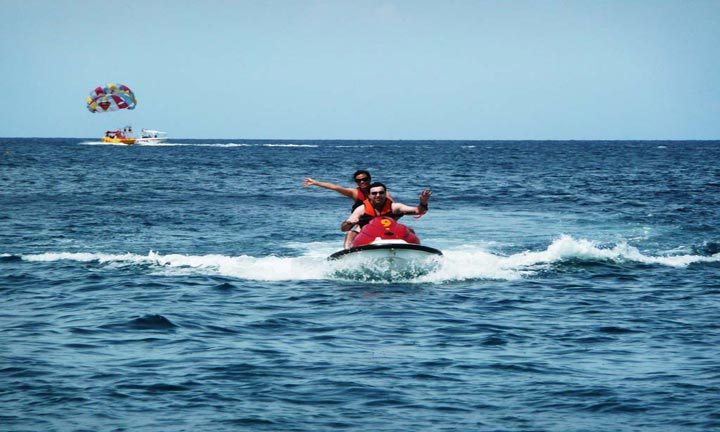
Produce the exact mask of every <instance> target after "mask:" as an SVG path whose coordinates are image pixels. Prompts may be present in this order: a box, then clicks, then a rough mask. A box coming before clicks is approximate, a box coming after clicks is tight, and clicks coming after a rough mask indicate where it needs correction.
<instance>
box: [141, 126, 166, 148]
mask: <svg viewBox="0 0 720 432" xmlns="http://www.w3.org/2000/svg"><path fill="white" fill-rule="evenodd" d="M167 139H168V138H167V133H165V132H162V131H157V130H152V129H143V130H141V131H140V138H138V139H137V140H135V142H136V143H137V144H159V143H164V142H165V141H167Z"/></svg>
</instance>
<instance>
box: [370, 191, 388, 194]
mask: <svg viewBox="0 0 720 432" xmlns="http://www.w3.org/2000/svg"><path fill="white" fill-rule="evenodd" d="M370 195H385V191H381V192H370Z"/></svg>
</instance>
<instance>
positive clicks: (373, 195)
mask: <svg viewBox="0 0 720 432" xmlns="http://www.w3.org/2000/svg"><path fill="white" fill-rule="evenodd" d="M369 193H370V197H369V198H368V199H366V200H365V202H364V203H363V205H362V206H361V207H357V208H356V209H355V210H353V212H352V213H351V214H350V217H349V218H347V220H345V221H344V222H343V223H342V224H341V225H340V230H341V231H343V232H345V231H349V230H351V229H352V228H353V227H355V226H356V225H358V226H360V227H363V226H365V225H366V224H367V223H368V222H370V221H371V220H372V219H373V218H374V217H377V216H388V217H391V218H393V219H396V220H397V219H399V218H400V217H402V216H403V215H407V214H415V215H422V214H425V212H427V211H428V200H430V195H432V191H431V190H430V189H425V190H424V191H422V192H420V197H419V198H420V204H418V206H417V207H411V206H408V205H405V204H402V203H396V202H394V201H393V200H392V199H391V198H390V197H388V195H387V188H386V187H385V185H384V184H382V183H380V182H375V183H373V184H371V185H370V192H369ZM350 247H352V241H350V242H349V243H348V242H347V241H346V242H345V249H349V248H350Z"/></svg>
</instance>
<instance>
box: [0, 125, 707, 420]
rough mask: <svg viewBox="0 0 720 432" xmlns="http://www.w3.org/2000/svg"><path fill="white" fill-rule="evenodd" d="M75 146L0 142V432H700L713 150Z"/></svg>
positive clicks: (326, 143)
mask: <svg viewBox="0 0 720 432" xmlns="http://www.w3.org/2000/svg"><path fill="white" fill-rule="evenodd" d="M95 141H96V140H95ZM95 141H94V140H92V139H70V138H57V139H31V138H2V139H0V191H1V192H0V209H1V211H0V305H1V309H0V346H2V348H0V406H2V408H3V409H2V412H0V430H2V431H139V430H142V431H194V432H197V431H219V430H252V431H337V430H357V431H371V430H372V431H554V432H555V431H556V432H568V431H588V432H590V431H592V432H602V431H607V432H623V431H628V432H629V431H683V432H689V431H703V432H704V431H713V430H720V280H719V279H720V278H719V276H720V229H719V222H718V221H720V163H719V162H720V142H718V141H714V142H709V141H686V142H683V141H608V142H604V141H363V140H357V141H335V140H322V141H308V140H241V139H238V140H190V139H185V140H184V139H172V140H171V141H170V142H169V143H166V144H162V145H154V146H148V145H137V146H124V145H107V144H100V143H97V142H95ZM357 169H367V170H369V171H370V172H371V173H372V176H373V180H378V181H382V182H383V183H385V184H386V185H387V186H388V189H389V191H390V192H391V194H392V195H393V197H394V199H395V200H396V201H399V202H403V203H406V204H410V205H416V203H417V197H418V194H419V193H420V191H421V190H423V189H425V188H428V187H429V188H431V189H432V190H433V195H432V199H431V200H430V210H429V212H428V213H427V214H426V215H425V216H423V217H422V218H418V219H413V218H410V217H406V218H404V219H403V220H402V221H403V222H404V223H406V224H408V225H410V226H411V227H413V228H414V229H415V231H416V232H417V233H418V235H419V236H420V238H421V239H422V241H423V244H425V245H428V246H431V247H434V248H437V249H440V250H442V251H443V254H444V255H443V257H442V258H441V260H440V265H439V267H438V268H437V269H435V270H434V271H432V272H431V273H429V274H426V275H421V276H417V277H415V276H413V275H409V276H407V277H404V278H403V277H401V278H391V279H388V280H384V279H380V280H377V279H373V278H365V277H363V275H362V274H358V275H355V276H353V277H348V276H347V274H346V273H339V272H338V271H337V269H336V268H334V265H335V264H334V263H333V262H332V261H328V260H327V259H326V258H327V256H329V255H330V254H331V253H333V252H335V251H337V250H339V249H341V246H342V241H343V237H344V236H343V233H341V232H340V229H339V227H340V223H341V222H342V221H343V220H344V219H345V218H346V217H347V216H348V215H349V212H350V207H351V204H352V203H351V201H350V200H349V199H347V198H345V197H343V196H341V195H339V194H337V193H335V192H332V191H329V190H326V189H321V188H319V187H309V188H304V187H303V185H302V183H303V179H304V178H306V177H312V178H315V179H318V180H322V181H328V182H332V183H336V184H340V185H343V186H351V185H353V182H352V174H353V172H354V171H355V170H357Z"/></svg>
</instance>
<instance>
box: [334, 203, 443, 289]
mask: <svg viewBox="0 0 720 432" xmlns="http://www.w3.org/2000/svg"><path fill="white" fill-rule="evenodd" d="M440 256H442V252H440V251H439V250H438V249H435V248H431V247H429V246H424V245H421V244H420V239H419V238H418V236H417V235H416V234H415V232H414V231H413V230H412V229H411V228H409V227H407V226H406V225H403V224H401V223H398V222H397V221H396V220H395V219H393V218H390V217H386V216H379V217H376V218H374V219H372V220H371V221H370V222H369V223H368V224H367V225H365V226H364V227H363V228H362V230H360V232H359V233H358V235H357V236H356V237H355V240H354V241H353V244H352V247H350V248H348V249H343V250H341V251H338V252H335V253H334V254H332V255H330V256H329V257H328V260H331V261H337V262H338V263H340V264H341V266H340V267H341V268H340V270H341V273H355V272H359V273H360V274H362V275H363V276H362V277H363V278H371V279H397V278H413V277H418V276H422V275H424V274H427V273H429V272H431V271H433V270H434V269H436V268H437V267H438V265H439V261H438V257H440ZM349 276H351V277H352V276H353V275H352V274H349Z"/></svg>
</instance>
